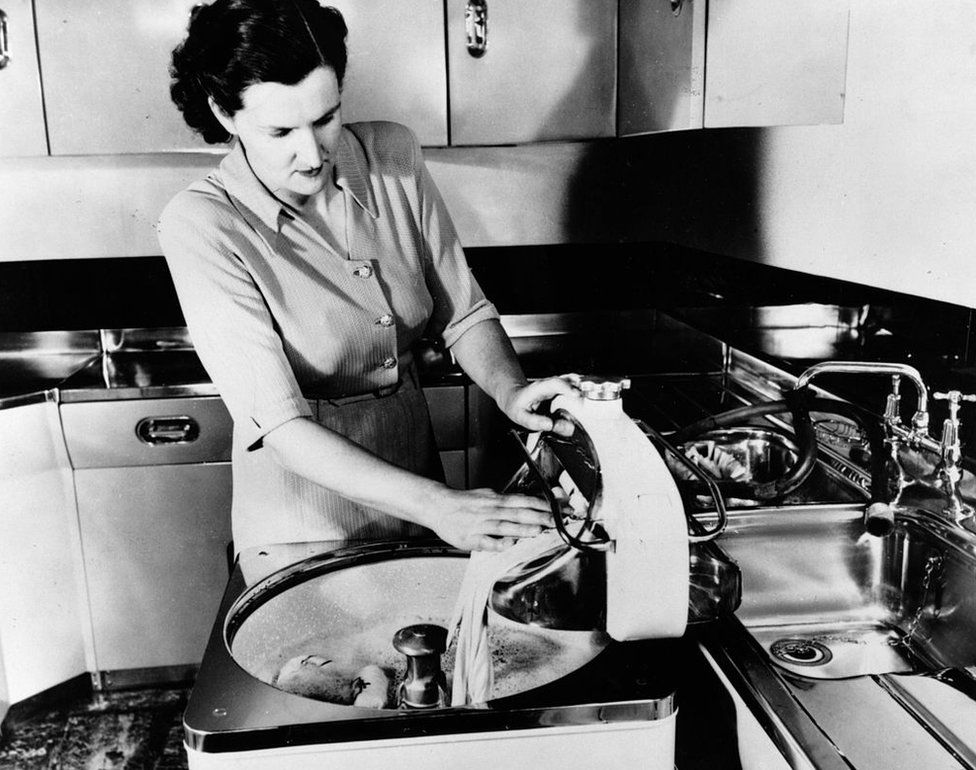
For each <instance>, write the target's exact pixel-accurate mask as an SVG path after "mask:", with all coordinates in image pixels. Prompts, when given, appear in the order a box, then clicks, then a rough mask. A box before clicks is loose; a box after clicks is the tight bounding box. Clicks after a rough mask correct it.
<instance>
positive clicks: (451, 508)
mask: <svg viewBox="0 0 976 770" xmlns="http://www.w3.org/2000/svg"><path fill="white" fill-rule="evenodd" d="M431 514H432V515H431V516H430V517H429V520H428V521H427V522H425V523H426V525H427V526H428V527H429V528H430V529H432V530H434V532H435V533H437V536H438V537H440V538H441V539H442V540H444V541H445V542H448V543H450V544H451V545H453V546H455V547H456V548H460V549H462V550H465V551H503V550H505V549H506V548H508V547H510V546H512V545H514V544H515V541H516V540H518V539H520V538H524V537H534V536H536V535H538V534H541V533H542V531H543V530H544V529H547V528H549V527H552V526H554V524H555V523H554V522H553V520H552V510H551V509H550V508H549V504H548V503H547V502H546V501H545V500H543V499H541V498H537V497H530V496H529V495H518V494H502V493H499V492H495V491H493V490H491V489H472V490H469V491H462V490H456V489H447V490H446V492H445V493H444V494H443V495H441V496H440V499H439V500H438V501H437V502H436V503H435V504H434V506H433V510H432V511H431Z"/></svg>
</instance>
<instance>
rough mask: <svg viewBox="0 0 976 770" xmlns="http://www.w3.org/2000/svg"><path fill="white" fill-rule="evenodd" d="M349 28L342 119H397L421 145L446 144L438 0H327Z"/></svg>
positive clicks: (441, 10)
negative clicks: (415, 136)
mask: <svg viewBox="0 0 976 770" xmlns="http://www.w3.org/2000/svg"><path fill="white" fill-rule="evenodd" d="M328 5H332V6H334V7H335V8H338V9H339V10H340V11H341V12H342V14H343V16H344V17H345V19H346V26H348V27H349V36H348V38H347V45H348V47H349V63H348V66H347V68H346V79H345V83H343V92H342V119H343V121H344V122H346V123H353V122H355V121H359V120H395V121H397V122H398V123H404V124H406V125H408V126H410V128H412V129H413V130H414V131H415V132H416V134H417V136H418V137H419V138H420V143H421V144H423V145H428V146H430V145H436V146H444V145H446V144H447V61H446V56H445V53H444V4H443V2H441V0H397V2H395V3H391V2H388V1H387V0H330V2H329V3H328Z"/></svg>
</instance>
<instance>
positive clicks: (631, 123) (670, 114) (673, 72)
mask: <svg viewBox="0 0 976 770" xmlns="http://www.w3.org/2000/svg"><path fill="white" fill-rule="evenodd" d="M705 11H706V4H705V0H685V2H684V3H682V4H680V5H678V6H677V7H676V8H672V6H671V3H670V0H620V74H619V79H620V97H619V98H620V107H619V113H618V124H617V133H618V134H619V135H620V136H630V135H633V134H647V133H652V132H655V131H675V130H681V129H687V128H701V127H702V118H703V113H704V107H703V105H704V90H705V15H706V14H705Z"/></svg>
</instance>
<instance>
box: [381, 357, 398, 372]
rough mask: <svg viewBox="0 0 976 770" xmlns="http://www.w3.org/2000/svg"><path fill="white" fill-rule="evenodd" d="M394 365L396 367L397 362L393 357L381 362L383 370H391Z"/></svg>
mask: <svg viewBox="0 0 976 770" xmlns="http://www.w3.org/2000/svg"><path fill="white" fill-rule="evenodd" d="M396 365H397V360H396V359H395V358H394V357H393V356H390V357H389V358H387V359H385V360H384V361H383V368H384V369H392V368H393V367H394V366H396Z"/></svg>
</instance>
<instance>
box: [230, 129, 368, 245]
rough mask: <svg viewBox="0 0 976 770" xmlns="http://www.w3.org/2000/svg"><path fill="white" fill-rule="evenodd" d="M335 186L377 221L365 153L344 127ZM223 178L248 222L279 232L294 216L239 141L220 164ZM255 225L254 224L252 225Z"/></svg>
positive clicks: (336, 163) (337, 161)
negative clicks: (281, 222) (284, 218)
mask: <svg viewBox="0 0 976 770" xmlns="http://www.w3.org/2000/svg"><path fill="white" fill-rule="evenodd" d="M334 173H335V179H336V185H337V186H338V187H339V188H341V189H342V190H343V191H345V192H347V193H348V194H349V195H350V196H352V199H353V200H354V201H356V203H357V204H358V205H359V207H360V208H361V209H363V211H366V212H368V213H369V214H370V216H372V217H373V218H374V219H375V218H376V217H378V216H379V210H378V209H377V207H376V199H375V196H374V195H373V188H372V186H371V185H370V183H369V164H368V162H367V159H366V153H365V152H364V151H363V147H362V145H361V144H360V143H359V140H358V139H357V138H356V136H355V135H354V134H353V133H352V131H350V130H349V129H348V128H346V127H345V126H343V127H342V135H341V136H340V137H339V144H338V148H337V151H336V161H335V166H334ZM220 178H221V180H222V181H223V183H224V187H225V188H226V189H227V193H228V194H229V195H230V196H231V197H233V198H235V199H236V200H237V201H238V202H239V203H240V204H242V206H243V210H242V211H241V213H242V214H243V215H244V216H245V218H249V215H253V216H254V217H255V218H256V219H257V220H258V221H259V222H261V223H262V224H263V225H264V226H265V227H267V228H269V229H271V230H273V231H274V232H278V231H279V229H280V228H279V220H280V217H281V215H282V213H283V212H284V214H285V216H291V214H290V213H289V212H288V210H289V208H290V207H289V206H287V205H286V204H284V203H283V202H282V201H280V200H279V199H278V198H276V197H275V196H274V195H272V194H271V193H270V192H269V191H268V188H267V187H265V186H264V184H263V183H262V182H261V180H260V179H258V177H257V175H256V174H255V173H254V170H253V169H252V168H251V164H250V163H249V162H248V160H247V156H246V155H245V154H244V147H243V145H241V143H240V142H239V141H237V142H235V143H234V147H233V148H232V149H231V151H230V152H229V153H227V155H226V156H225V157H224V159H223V160H222V161H221V163H220ZM251 224H252V225H253V224H254V222H252V223H251Z"/></svg>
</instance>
